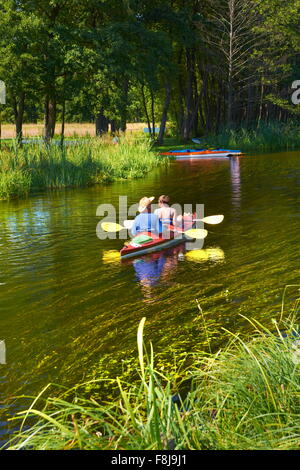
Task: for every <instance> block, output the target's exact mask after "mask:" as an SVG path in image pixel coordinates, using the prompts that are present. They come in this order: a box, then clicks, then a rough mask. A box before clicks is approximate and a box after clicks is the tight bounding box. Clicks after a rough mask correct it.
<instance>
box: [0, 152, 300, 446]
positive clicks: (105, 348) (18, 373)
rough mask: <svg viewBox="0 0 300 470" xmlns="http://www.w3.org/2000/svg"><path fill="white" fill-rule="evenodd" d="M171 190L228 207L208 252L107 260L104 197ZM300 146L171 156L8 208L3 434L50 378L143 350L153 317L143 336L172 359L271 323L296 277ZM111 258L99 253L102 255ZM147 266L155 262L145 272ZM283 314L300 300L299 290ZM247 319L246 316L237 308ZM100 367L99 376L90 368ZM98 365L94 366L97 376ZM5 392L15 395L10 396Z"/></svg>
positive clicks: (72, 378)
mask: <svg viewBox="0 0 300 470" xmlns="http://www.w3.org/2000/svg"><path fill="white" fill-rule="evenodd" d="M160 194H169V195H170V196H171V197H172V202H174V203H175V202H177V203H179V204H182V205H183V204H185V203H186V204H188V203H189V204H190V203H193V204H196V203H199V204H204V205H205V215H206V216H208V215H214V214H224V216H225V219H224V222H223V223H222V224H220V225H216V226H211V225H210V226H208V225H207V226H206V228H207V229H208V231H209V234H208V237H207V238H206V240H205V244H204V249H205V251H204V252H203V256H202V257H200V258H199V257H193V256H192V255H189V254H187V253H185V252H184V249H178V250H176V251H174V252H171V253H167V254H163V255H161V256H159V257H157V258H156V257H152V258H150V259H147V260H142V261H140V262H139V263H133V262H130V263H127V264H121V263H120V262H116V263H112V264H111V263H110V264H107V263H106V262H105V259H106V256H105V254H106V252H107V251H108V250H119V249H120V248H121V246H122V244H123V241H122V240H119V239H116V240H99V239H98V238H97V236H96V226H97V223H98V222H99V220H100V219H99V217H97V216H96V209H97V207H98V205H99V204H102V203H113V204H115V205H116V206H117V205H118V198H119V196H120V195H127V197H128V203H129V204H133V203H135V202H137V201H138V200H139V199H140V198H141V197H143V196H144V195H146V196H152V195H153V196H156V197H157V196H159V195H160ZM299 203H300V152H289V153H278V154H272V155H266V154H263V155H249V156H247V157H242V158H240V159H238V158H236V159H234V160H231V161H196V160H195V161H191V162H182V161H179V162H176V161H172V162H171V163H170V165H169V166H168V167H163V168H160V169H157V170H155V171H154V172H152V173H151V174H150V175H148V176H147V177H146V178H145V179H143V180H136V181H128V182H122V183H114V184H112V185H110V186H105V187H94V188H91V189H83V190H76V191H75V190H74V191H73V190H67V191H58V192H52V193H47V194H43V195H35V196H34V197H31V198H29V199H28V200H24V201H14V202H9V203H7V202H1V203H0V266H1V271H0V340H1V339H3V340H5V345H6V364H0V374H1V375H0V380H1V397H0V401H1V403H0V406H1V407H3V413H2V418H1V417H0V421H1V423H0V424H1V428H0V430H1V431H0V432H1V434H2V437H3V442H4V439H5V435H7V432H11V431H12V430H13V429H14V426H15V425H14V422H12V423H10V424H7V418H9V417H11V416H12V415H13V414H14V413H15V412H16V411H17V410H19V409H21V408H22V407H23V406H25V404H24V400H23V401H22V400H15V399H14V397H15V396H17V395H24V394H25V395H35V394H37V392H39V391H40V390H41V389H42V388H43V387H44V386H45V385H47V384H48V383H49V382H55V383H59V384H63V385H66V386H72V385H74V384H76V383H77V382H81V381H84V380H86V379H89V378H91V377H93V376H99V374H101V371H103V373H105V374H112V376H114V375H115V374H117V373H118V374H119V373H120V372H121V370H122V367H123V365H124V363H125V362H126V361H127V360H128V358H129V357H135V356H136V331H137V327H138V323H139V321H140V320H141V318H142V317H144V316H145V317H146V318H147V322H146V326H145V339H146V342H149V340H151V341H152V343H153V346H154V350H155V352H156V353H162V352H163V353H165V354H166V355H168V354H169V355H170V356H171V355H172V352H171V351H172V349H173V348H175V349H176V350H177V352H178V354H179V353H180V352H185V351H193V350H197V349H199V348H200V349H201V347H203V348H205V347H206V346H207V345H206V344H205V341H206V340H205V338H206V335H205V329H204V327H203V319H202V316H199V309H198V307H197V303H196V299H197V300H198V302H199V304H200V305H201V308H202V310H203V314H204V317H205V321H206V325H207V328H208V329H209V330H210V334H211V336H212V338H213V343H214V344H213V347H218V346H219V345H221V344H222V341H224V338H225V336H226V334H225V333H224V330H223V329H222V328H226V329H228V330H230V331H233V332H236V331H245V330H247V329H248V328H249V323H248V322H247V320H246V319H245V318H244V317H243V316H247V317H250V318H256V319H258V320H259V321H261V322H264V324H266V325H267V326H268V325H270V321H271V319H272V318H276V317H277V318H278V316H279V315H280V309H281V301H282V293H283V289H284V287H285V286H286V285H290V284H292V285H297V284H300V264H299V245H300V230H299V228H300V204H299ZM103 257H104V258H103ZM140 263H148V264H147V266H146V267H147V269H146V272H149V273H151V275H152V277H151V279H147V278H145V275H144V274H143V273H145V269H143V266H142V269H141V264H140ZM289 292H290V294H289V295H288V301H287V305H286V311H287V312H288V308H289V306H290V305H292V302H293V301H294V299H295V298H296V297H297V295H298V287H291V288H290V291H289ZM240 314H242V315H243V316H241V315H240ZM95 371H98V372H95ZM99 371H100V372H99ZM7 400H8V401H7Z"/></svg>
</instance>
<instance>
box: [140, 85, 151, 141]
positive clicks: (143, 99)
mask: <svg viewBox="0 0 300 470" xmlns="http://www.w3.org/2000/svg"><path fill="white" fill-rule="evenodd" d="M142 101H143V106H144V110H145V115H146V119H147V124H148V129H149V135H150V137H152V130H151V124H150V118H149V114H148V110H147V104H146V98H145V92H144V85H142Z"/></svg>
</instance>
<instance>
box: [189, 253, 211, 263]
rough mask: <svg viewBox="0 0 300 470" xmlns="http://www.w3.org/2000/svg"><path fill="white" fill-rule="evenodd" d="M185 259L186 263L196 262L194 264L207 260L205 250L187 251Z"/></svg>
mask: <svg viewBox="0 0 300 470" xmlns="http://www.w3.org/2000/svg"><path fill="white" fill-rule="evenodd" d="M185 259H187V260H188V261H196V262H201V261H207V260H208V253H207V251H206V250H192V251H188V252H187V253H186V254H185Z"/></svg>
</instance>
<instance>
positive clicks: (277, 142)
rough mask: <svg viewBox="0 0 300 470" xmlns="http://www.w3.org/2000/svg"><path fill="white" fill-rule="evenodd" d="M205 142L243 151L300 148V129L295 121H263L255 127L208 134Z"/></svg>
mask: <svg viewBox="0 0 300 470" xmlns="http://www.w3.org/2000/svg"><path fill="white" fill-rule="evenodd" d="M205 142H206V143H207V144H208V145H212V146H216V147H224V148H226V147H227V148H232V149H241V150H242V151H246V150H255V151H268V150H269V151H270V150H293V149H300V130H299V125H298V124H295V123H293V122H290V123H286V124H282V123H276V122H274V123H270V124H265V123H261V124H260V125H259V126H258V127H257V128H255V129H245V128H240V129H224V130H222V131H221V132H220V133H219V134H217V135H208V136H207V137H206V138H205Z"/></svg>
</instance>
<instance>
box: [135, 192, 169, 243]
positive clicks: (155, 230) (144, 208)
mask: <svg viewBox="0 0 300 470" xmlns="http://www.w3.org/2000/svg"><path fill="white" fill-rule="evenodd" d="M153 199H154V197H143V198H142V199H141V200H140V202H139V207H138V211H139V212H140V213H139V215H137V216H136V218H135V219H134V222H133V225H132V228H131V233H132V235H137V234H139V233H142V232H151V233H152V234H155V235H159V234H161V233H162V231H163V226H162V223H161V221H160V220H159V217H158V216H157V215H156V214H154V213H151V203H152V201H153Z"/></svg>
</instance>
